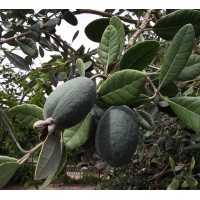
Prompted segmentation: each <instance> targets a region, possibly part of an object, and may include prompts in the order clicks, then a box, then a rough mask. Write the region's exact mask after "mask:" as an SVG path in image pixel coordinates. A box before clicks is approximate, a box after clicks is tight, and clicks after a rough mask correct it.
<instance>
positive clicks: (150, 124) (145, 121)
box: [137, 110, 155, 130]
mask: <svg viewBox="0 0 200 200" xmlns="http://www.w3.org/2000/svg"><path fill="white" fill-rule="evenodd" d="M137 115H138V121H139V123H140V125H141V126H142V127H143V128H145V129H147V130H153V129H154V128H155V124H154V120H153V119H152V117H151V115H150V114H149V113H147V112H145V111H144V110H137Z"/></svg>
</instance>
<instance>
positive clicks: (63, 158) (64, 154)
mask: <svg viewBox="0 0 200 200" xmlns="http://www.w3.org/2000/svg"><path fill="white" fill-rule="evenodd" d="M66 161H67V151H66V147H65V146H64V145H63V146H62V153H61V159H60V163H59V165H58V169H57V171H56V172H55V173H54V174H51V175H49V176H48V177H47V178H46V180H45V182H44V183H43V184H42V185H41V186H40V187H39V190H43V189H44V188H46V187H47V186H48V185H49V184H50V183H51V182H52V181H53V180H54V179H55V178H56V176H57V175H58V174H60V172H61V171H62V169H63V168H64V166H65V164H66Z"/></svg>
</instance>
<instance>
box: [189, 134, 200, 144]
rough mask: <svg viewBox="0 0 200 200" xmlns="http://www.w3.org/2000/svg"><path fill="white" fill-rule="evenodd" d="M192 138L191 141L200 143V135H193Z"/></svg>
mask: <svg viewBox="0 0 200 200" xmlns="http://www.w3.org/2000/svg"><path fill="white" fill-rule="evenodd" d="M190 137H191V139H192V140H193V141H196V142H199V141H200V135H199V134H196V135H191V136H190Z"/></svg>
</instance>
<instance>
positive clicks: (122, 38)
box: [110, 16, 125, 56]
mask: <svg viewBox="0 0 200 200" xmlns="http://www.w3.org/2000/svg"><path fill="white" fill-rule="evenodd" d="M110 25H113V26H114V27H115V28H116V30H117V32H118V38H119V56H120V55H121V53H122V51H123V48H124V43H125V31H124V24H123V23H122V21H121V20H120V19H119V18H118V17H117V16H112V17H111V18H110Z"/></svg>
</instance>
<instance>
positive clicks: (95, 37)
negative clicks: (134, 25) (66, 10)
mask: <svg viewBox="0 0 200 200" xmlns="http://www.w3.org/2000/svg"><path fill="white" fill-rule="evenodd" d="M109 23H110V18H100V19H96V20H94V21H92V22H90V23H89V24H88V25H87V26H86V27H85V34H86V36H87V37H88V38H89V39H90V40H92V41H93V42H100V41H101V37H102V35H103V33H104V30H105V29H106V27H107V26H108V25H109ZM124 31H125V34H127V33H129V29H128V28H127V27H126V26H125V25H124Z"/></svg>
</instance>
